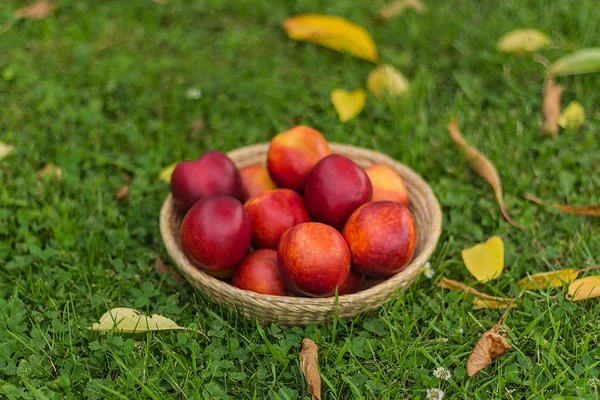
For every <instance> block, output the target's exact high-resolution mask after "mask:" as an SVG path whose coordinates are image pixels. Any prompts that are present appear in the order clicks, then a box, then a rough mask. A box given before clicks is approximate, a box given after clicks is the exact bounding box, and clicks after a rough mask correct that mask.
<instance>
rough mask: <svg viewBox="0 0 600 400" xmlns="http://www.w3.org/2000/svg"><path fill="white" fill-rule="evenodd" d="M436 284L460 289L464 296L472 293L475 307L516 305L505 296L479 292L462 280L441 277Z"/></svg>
mask: <svg viewBox="0 0 600 400" xmlns="http://www.w3.org/2000/svg"><path fill="white" fill-rule="evenodd" d="M437 285H438V286H439V287H441V288H444V289H448V290H450V291H453V292H456V291H461V292H464V293H465V297H467V295H469V294H471V295H473V304H474V305H475V309H479V308H495V309H500V308H506V307H508V306H509V305H510V307H512V308H515V307H517V305H516V304H514V302H513V303H511V302H512V299H507V298H505V297H498V296H492V295H489V294H486V293H481V292H480V291H478V290H476V289H474V288H472V287H470V286H467V285H465V284H464V283H462V282H458V281H454V280H452V279H448V278H445V277H442V279H441V280H440V281H439V282H438V283H437Z"/></svg>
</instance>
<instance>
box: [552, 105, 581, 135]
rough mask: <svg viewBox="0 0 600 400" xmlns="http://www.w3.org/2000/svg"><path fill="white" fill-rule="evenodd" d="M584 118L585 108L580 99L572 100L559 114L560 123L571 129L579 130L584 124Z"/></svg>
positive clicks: (573, 130)
mask: <svg viewBox="0 0 600 400" xmlns="http://www.w3.org/2000/svg"><path fill="white" fill-rule="evenodd" d="M584 120H585V110H584V109H583V106H582V105H581V103H580V102H578V101H572V102H570V103H569V105H568V106H567V108H565V109H564V110H563V112H561V113H560V115H559V116H558V125H560V126H561V127H563V128H565V129H567V130H569V131H572V132H577V131H578V130H579V128H581V125H583V121H584Z"/></svg>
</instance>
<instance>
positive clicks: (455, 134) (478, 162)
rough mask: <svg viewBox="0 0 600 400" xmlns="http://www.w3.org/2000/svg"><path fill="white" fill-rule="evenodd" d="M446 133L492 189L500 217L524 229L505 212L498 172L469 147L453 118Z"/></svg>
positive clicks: (485, 158) (483, 157)
mask: <svg viewBox="0 0 600 400" xmlns="http://www.w3.org/2000/svg"><path fill="white" fill-rule="evenodd" d="M448 132H449V133H450V136H451V137H452V140H454V143H456V145H457V146H458V148H459V149H460V150H461V151H462V152H463V153H464V154H465V158H466V159H467V162H468V163H469V164H470V165H471V167H472V168H473V169H474V170H475V172H477V173H478V174H479V176H481V177H482V178H483V179H485V180H486V181H487V183H489V184H490V186H491V187H492V189H493V190H494V195H495V196H496V201H497V202H498V205H499V206H500V210H501V211H502V215H504V218H506V220H507V221H508V222H509V223H510V224H511V225H512V226H514V227H515V228H519V229H525V227H524V226H523V225H519V224H517V223H516V222H515V221H514V220H513V219H512V218H511V217H510V215H509V214H508V211H507V210H506V206H505V205H504V198H503V195H502V183H501V181H500V176H499V175H498V171H497V170H496V167H495V166H494V164H493V163H492V162H491V161H490V160H488V159H487V157H486V156H484V155H483V154H481V153H480V152H479V150H477V149H476V148H475V147H472V146H469V144H468V143H467V140H466V139H465V138H464V136H463V135H462V134H461V133H460V131H459V130H458V126H457V125H456V120H454V118H453V119H452V120H451V121H450V123H449V124H448Z"/></svg>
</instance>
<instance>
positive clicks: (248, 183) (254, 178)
mask: <svg viewBox="0 0 600 400" xmlns="http://www.w3.org/2000/svg"><path fill="white" fill-rule="evenodd" d="M240 176H241V177H242V201H246V200H248V199H249V198H251V197H254V196H256V195H257V194H261V193H263V192H266V191H267V190H273V189H277V185H276V184H275V182H273V180H272V179H271V177H270V176H269V171H267V167H265V166H263V165H250V166H248V167H244V168H242V169H240Z"/></svg>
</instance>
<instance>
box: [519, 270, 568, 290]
mask: <svg viewBox="0 0 600 400" xmlns="http://www.w3.org/2000/svg"><path fill="white" fill-rule="evenodd" d="M578 274H579V271H577V270H576V269H561V270H558V271H549V272H542V273H539V274H534V275H528V276H526V277H525V278H523V279H521V280H520V281H519V282H517V286H518V287H519V289H525V290H535V289H539V288H542V289H544V288H546V286H550V287H553V288H558V287H561V286H563V284H565V283H569V282H571V281H572V280H573V279H575V278H577V275H578Z"/></svg>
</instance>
